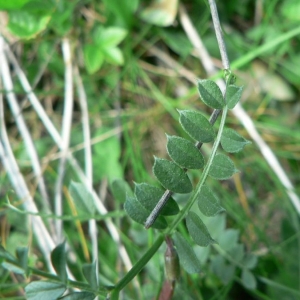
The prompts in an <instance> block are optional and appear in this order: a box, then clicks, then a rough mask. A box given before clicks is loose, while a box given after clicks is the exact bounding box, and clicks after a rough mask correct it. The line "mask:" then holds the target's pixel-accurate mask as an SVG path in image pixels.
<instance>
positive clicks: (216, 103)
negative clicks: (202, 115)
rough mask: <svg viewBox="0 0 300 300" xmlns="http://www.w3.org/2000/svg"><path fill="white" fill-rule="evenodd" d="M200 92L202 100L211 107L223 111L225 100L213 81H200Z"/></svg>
mask: <svg viewBox="0 0 300 300" xmlns="http://www.w3.org/2000/svg"><path fill="white" fill-rule="evenodd" d="M198 91H199V94H200V98H201V100H202V101H203V102H204V103H205V104H206V105H207V106H209V107H212V108H215V109H222V108H223V107H224V105H225V102H224V98H223V95H222V92H221V90H220V88H219V86H218V85H217V84H216V83H215V82H214V81H211V80H208V79H204V80H199V81H198Z"/></svg>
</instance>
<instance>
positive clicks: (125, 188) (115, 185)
mask: <svg viewBox="0 0 300 300" xmlns="http://www.w3.org/2000/svg"><path fill="white" fill-rule="evenodd" d="M111 191H112V193H113V195H114V198H115V199H116V200H117V201H119V202H120V203H124V202H125V201H126V195H127V194H128V195H130V196H132V195H133V192H132V190H131V187H130V186H129V184H128V183H127V182H126V181H125V180H124V179H115V180H114V181H113V182H112V184H111Z"/></svg>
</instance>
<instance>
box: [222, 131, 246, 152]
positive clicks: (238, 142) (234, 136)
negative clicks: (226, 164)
mask: <svg viewBox="0 0 300 300" xmlns="http://www.w3.org/2000/svg"><path fill="white" fill-rule="evenodd" d="M250 143H251V142H250V141H248V140H246V139H244V138H243V137H242V136H241V135H240V134H239V133H237V132H236V131H235V130H233V129H229V128H224V130H223V134H222V137H221V145H222V148H223V149H224V150H225V151H226V152H229V153H235V152H239V151H241V150H242V149H243V148H244V147H245V146H246V145H247V144H250Z"/></svg>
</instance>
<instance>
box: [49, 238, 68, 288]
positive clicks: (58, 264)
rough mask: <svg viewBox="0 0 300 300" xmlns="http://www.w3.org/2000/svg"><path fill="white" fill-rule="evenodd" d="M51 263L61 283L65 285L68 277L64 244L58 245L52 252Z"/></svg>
mask: <svg viewBox="0 0 300 300" xmlns="http://www.w3.org/2000/svg"><path fill="white" fill-rule="evenodd" d="M51 263H52V265H53V267H54V269H55V271H56V273H57V275H58V276H59V278H60V279H61V281H62V282H64V283H66V282H67V280H68V276H67V269H66V251H65V242H63V243H61V244H59V245H58V246H56V247H55V248H54V249H53V250H52V252H51Z"/></svg>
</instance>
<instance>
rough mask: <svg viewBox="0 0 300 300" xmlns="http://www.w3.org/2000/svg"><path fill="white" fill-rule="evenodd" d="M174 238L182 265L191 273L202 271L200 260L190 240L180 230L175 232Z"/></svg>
mask: <svg viewBox="0 0 300 300" xmlns="http://www.w3.org/2000/svg"><path fill="white" fill-rule="evenodd" d="M173 240H174V244H175V246H176V250H177V253H178V256H179V262H180V264H181V265H182V267H183V268H184V269H185V270H186V271H187V272H188V273H190V274H194V273H200V271H201V266H200V262H199V260H198V258H197V256H196V254H195V252H194V250H193V248H192V247H191V245H190V244H189V243H188V241H187V240H186V239H185V238H184V237H183V236H182V235H181V234H180V233H179V232H175V234H174V235H173Z"/></svg>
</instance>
